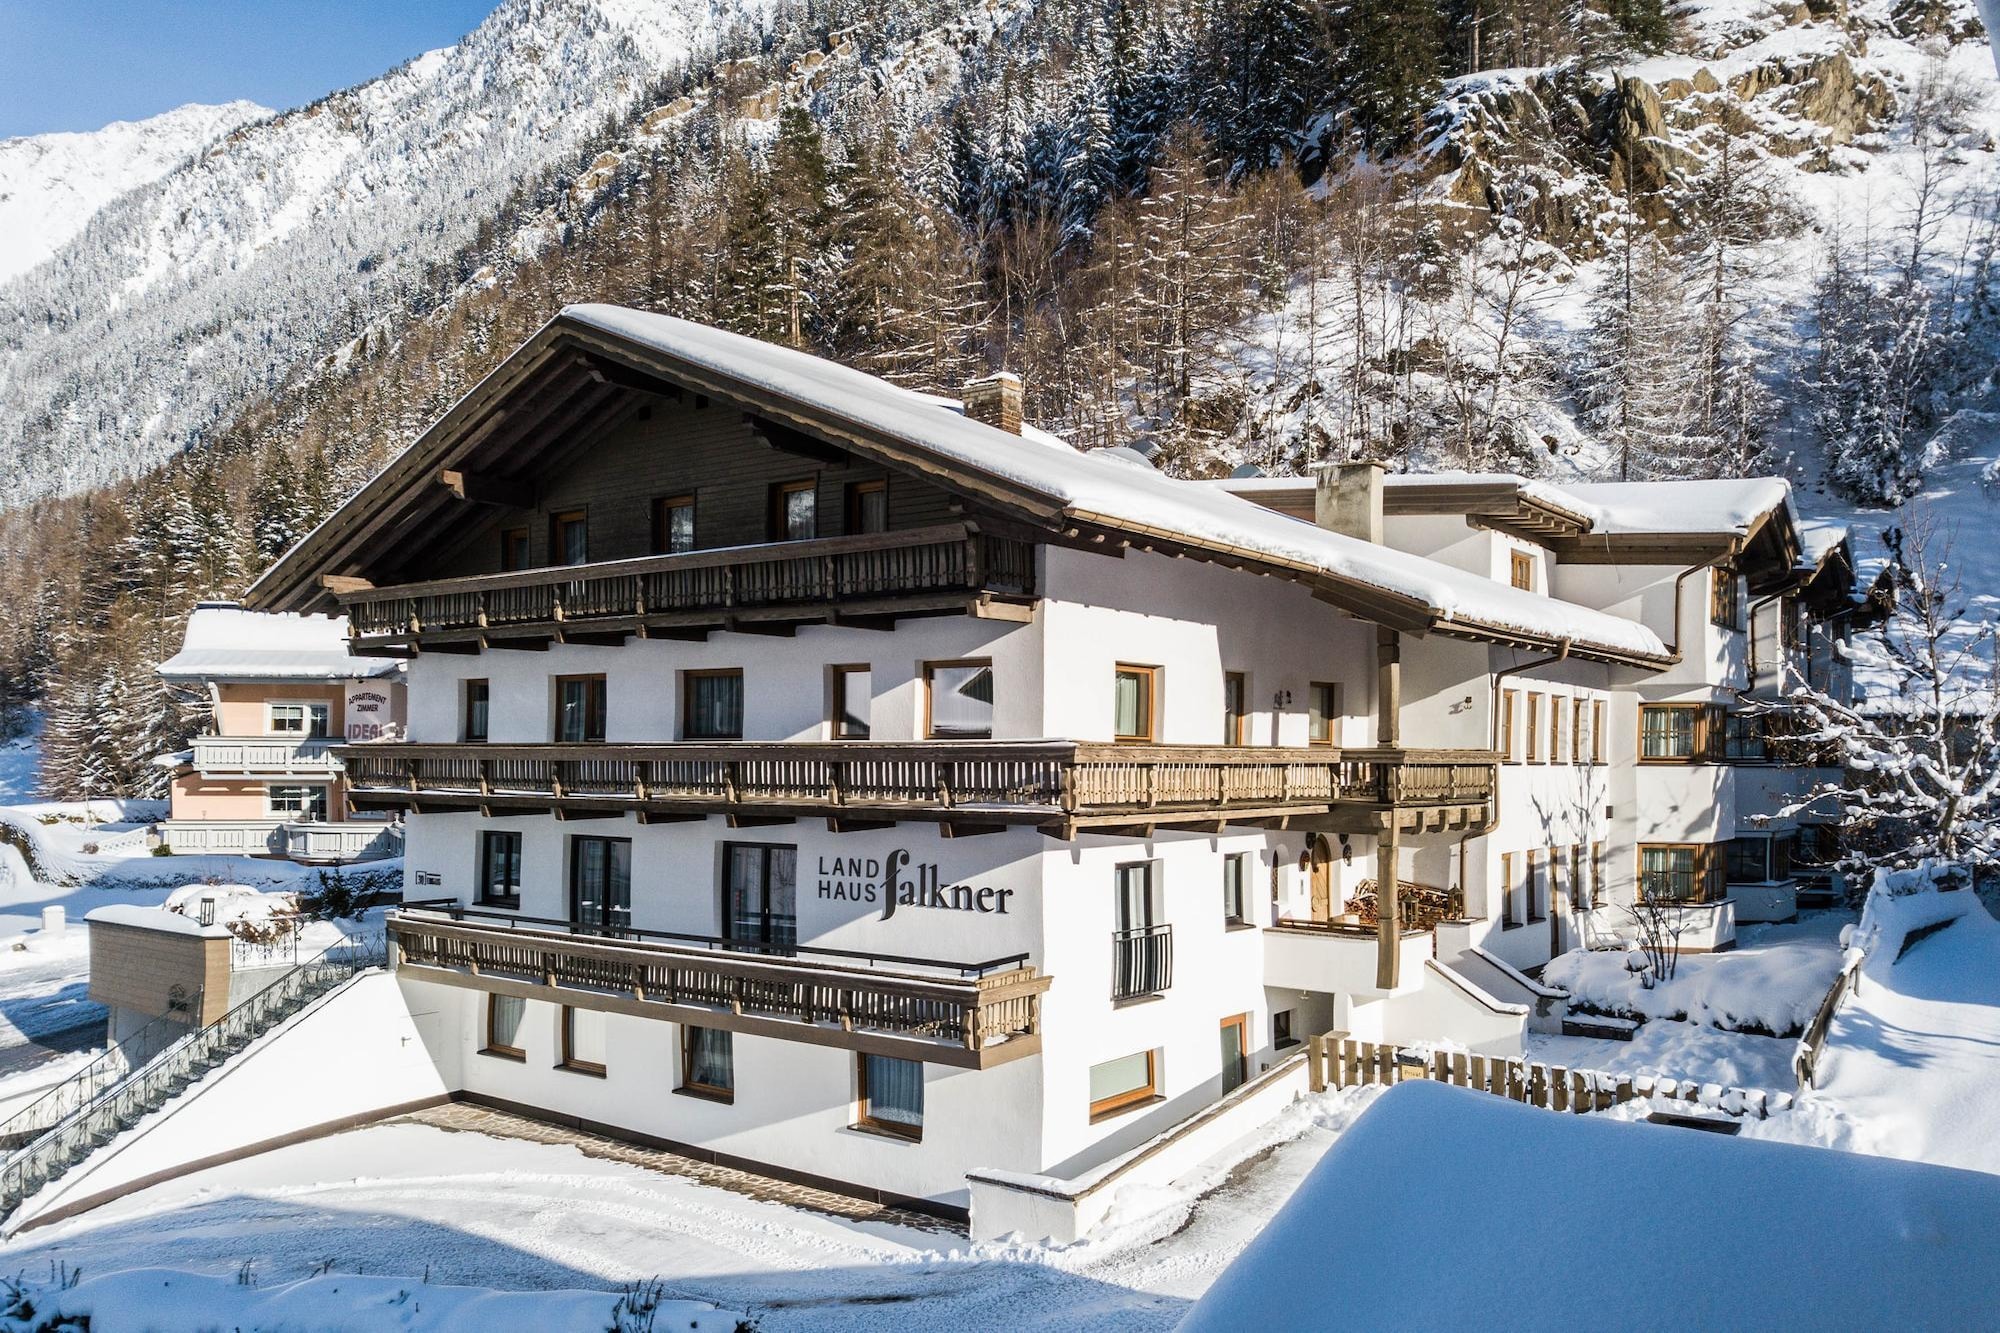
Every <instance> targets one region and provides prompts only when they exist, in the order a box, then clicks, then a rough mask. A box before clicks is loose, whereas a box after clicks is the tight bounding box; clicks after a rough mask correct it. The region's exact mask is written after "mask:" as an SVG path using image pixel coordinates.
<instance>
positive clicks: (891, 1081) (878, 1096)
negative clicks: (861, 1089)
mask: <svg viewBox="0 0 2000 1333" xmlns="http://www.w3.org/2000/svg"><path fill="white" fill-rule="evenodd" d="M861 1058H862V1059H864V1060H866V1061H867V1062H868V1118H869V1119H871V1120H880V1121H883V1122H885V1123H887V1124H891V1125H905V1126H908V1127H909V1128H911V1129H922V1128H923V1124H924V1067H923V1065H922V1064H921V1063H919V1062H918V1061H915V1060H898V1059H895V1058H894V1057H892V1056H887V1055H864V1056H862V1057H861Z"/></svg>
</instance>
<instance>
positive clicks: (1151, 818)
mask: <svg viewBox="0 0 2000 1333" xmlns="http://www.w3.org/2000/svg"><path fill="white" fill-rule="evenodd" d="M340 755H341V757H342V759H343V760H344V761H345V763H346V766H347V780H348V787H349V798H350V800H352V801H353V803H354V804H355V805H356V806H358V807H361V808H372V809H412V810H419V811H422V810H467V809H477V810H483V811H497V810H516V811H519V810H527V811H534V812H554V813H558V814H566V815H577V814H588V813H592V812H598V813H604V814H619V813H623V812H625V811H628V810H629V811H633V812H636V813H637V814H638V815H639V817H640V819H641V820H642V822H644V821H650V820H665V819H674V818H697V817H700V816H703V815H709V814H724V815H729V816H732V817H739V818H749V817H777V818H794V819H796V818H807V817H820V816H823V817H826V818H828V819H831V820H835V821H847V822H851V823H855V824H863V823H866V822H868V821H883V820H930V821H935V822H941V823H946V824H952V825H965V826H973V827H977V826H988V827H993V826H1001V825H1020V824H1028V825H1039V826H1042V827H1044V828H1046V829H1048V831H1050V832H1051V833H1059V834H1061V835H1062V836H1072V835H1073V834H1074V833H1076V832H1078V831H1087V830H1093V829H1094V830H1097V831H1100V832H1114V831H1117V832H1123V831H1126V830H1127V829H1131V828H1150V827H1153V826H1169V825H1209V826H1216V825H1221V824H1226V823H1268V822H1271V821H1293V820H1296V821H1299V822H1300V824H1301V826H1306V825H1308V824H1310V823H1312V821H1314V820H1315V819H1319V820H1322V821H1330V822H1338V821H1337V820H1336V819H1335V817H1336V816H1355V815H1359V816H1362V817H1364V818H1365V819H1375V818H1378V817H1379V816H1380V814H1381V813H1382V812H1390V811H1395V812H1401V813H1402V814H1403V815H1404V816H1405V817H1406V822H1409V823H1411V824H1412V826H1429V825H1431V824H1435V825H1436V826H1437V827H1439V828H1451V829H1454V830H1464V829H1468V828H1470V829H1474V830H1475V831H1476V830H1477V828H1479V827H1483V826H1484V824H1485V822H1486V821H1488V820H1490V818H1491V806H1492V799H1493V790H1494V781H1495V774H1496V771H1497V770H1496V767H1495V756H1494V755H1492V754H1490V753H1487V752H1485V751H1423V750H1371V751H1348V752H1345V753H1343V752H1341V751H1338V750H1334V749H1330V748H1327V747H1324V746H1317V747H1312V748H1306V749H1278V748H1263V747H1256V746H1243V747H1233V748H1225V747H1208V746H1174V745H1103V744H1086V743H1078V742H1070V741H999V742H988V741H900V742H874V741H852V742H845V743H840V742H797V741H780V742H763V741H739V742H733V743H728V744H696V743H674V744H656V745H620V744H591V745H478V744H441V745H440V744H414V743H407V742H381V743H370V744H363V745H349V746H344V747H342V748H341V750H340ZM1329 826H1330V823H1329ZM1357 826H1359V825H1357Z"/></svg>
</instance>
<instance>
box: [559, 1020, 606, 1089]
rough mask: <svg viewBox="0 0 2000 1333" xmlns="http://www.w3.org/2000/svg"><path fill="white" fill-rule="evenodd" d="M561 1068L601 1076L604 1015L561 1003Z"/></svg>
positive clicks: (602, 1071) (602, 1069) (602, 1075)
mask: <svg viewBox="0 0 2000 1333" xmlns="http://www.w3.org/2000/svg"><path fill="white" fill-rule="evenodd" d="M562 1067H563V1068H564V1069H572V1070H575V1071H576V1072H577V1073H579V1074H591V1075H594V1076H596V1077H598V1078H603V1077H604V1015H603V1014H602V1013H600V1012H599V1011H598V1010H595V1009H577V1008H574V1007H572V1006H570V1005H567V1004H566V1005H563V1006H562Z"/></svg>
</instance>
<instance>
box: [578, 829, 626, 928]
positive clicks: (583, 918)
mask: <svg viewBox="0 0 2000 1333" xmlns="http://www.w3.org/2000/svg"><path fill="white" fill-rule="evenodd" d="M569 913H570V920H572V921H574V922H575V923H576V925H577V928H578V929H580V930H584V931H588V932H590V933H592V934H596V935H616V934H618V933H620V932H622V931H626V930H630V929H631V927H632V840H631V839H630V838H571V839H570V840H569Z"/></svg>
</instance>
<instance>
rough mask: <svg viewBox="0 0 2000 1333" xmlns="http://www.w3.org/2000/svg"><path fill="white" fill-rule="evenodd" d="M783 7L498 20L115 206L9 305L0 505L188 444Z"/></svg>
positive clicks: (5, 305)
mask: <svg viewBox="0 0 2000 1333" xmlns="http://www.w3.org/2000/svg"><path fill="white" fill-rule="evenodd" d="M773 4H774V0H506V2H505V3H503V4H501V5H500V7H499V8H498V9H496V10H495V11H494V13H493V14H492V15H490V16H489V17H488V18H487V19H486V21H485V22H483V23H482V24H481V25H480V26H479V27H478V28H477V29H475V30H474V31H473V32H472V33H471V34H469V35H468V36H467V37H466V38H465V39H464V40H463V41H461V42H459V43H458V44H457V45H456V46H453V47H449V48H446V49H443V50H439V51H433V52H430V53H428V54H426V55H423V56H420V57H418V58H417V59H415V60H412V61H410V62H408V63H406V64H405V65H403V66H401V67H399V68H397V69H395V70H393V71H391V72H390V73H388V74H386V75H384V76H383V77H381V78H379V79H376V80H374V81H372V82H369V83H366V84H363V85H361V86H359V87H357V88H354V89H350V90H348V91H345V92H340V93H335V94H333V95H331V96H329V97H326V98H324V99H322V100H321V101H319V102H316V103H314V104H312V105H311V106H307V107H303V108H299V109H297V110H293V111H288V112H285V113H283V114H281V115H277V116H274V117H270V118H268V119H265V120H262V121H260V122H258V123H255V124H250V125H246V126H244V127H243V128H241V129H239V130H237V131H236V132H235V133H233V134H231V135H230V136H229V137H228V139H227V140H226V141H225V142H223V143H220V144H217V145H215V146H214V147H212V148H210V149H209V150H208V151H207V152H205V153H202V154H201V155H200V156H199V157H196V158H193V159H191V160H187V161H184V162H183V163H182V164H181V165H179V166H178V167H176V168H174V169H172V170H170V171H167V172H165V173H164V174H163V175H159V176H158V178H157V179H155V180H152V181H150V182H149V183H147V184H145V185H143V186H141V187H140V188H138V189H134V190H131V191H129V192H127V193H125V194H124V195H123V197H121V198H119V199H117V201H116V202H115V203H113V204H111V205H110V206H109V207H106V208H103V209H102V210H101V211H99V212H97V213H96V214H95V215H94V216H92V217H90V218H89V220H88V223H87V225H85V226H84V227H83V229H82V230H81V232H80V233H79V234H77V235H75V236H74V237H73V238H70V239H68V240H67V242H66V243H64V244H62V245H61V246H60V248H58V249H57V250H56V251H55V252H54V254H53V257H52V258H51V260H50V262H48V263H47V264H45V265H44V266H42V267H41V268H39V269H37V270H35V271H33V272H30V273H27V274H26V275H25V276H21V277H17V278H15V279H14V280H13V281H12V282H8V283H5V285H0V459H4V462H0V485H4V486H5V488H6V490H7V491H8V492H9V493H10V495H11V496H18V497H32V496H34V495H38V494H47V493H51V492H68V491H76V490H79V489H84V488H88V487H89V486H92V485H95V484H98V483H101V482H103V481H106V480H109V479H112V478H115V477H119V476H123V475H129V474H131V473H133V472H136V471H138V470H140V469H142V468H144V467H146V466H148V465H151V464H153V463H157V462H158V461H160V460H161V459H162V458H164V457H166V456H168V455H170V454H172V453H173V452H175V451H177V450H179V449H181V448H184V447H186V446H187V445H189V444H190V443H194V442H197V441H198V440H199V439H200V438H201V437H202V435H203V432H204V431H206V430H208V429H210V428H212V427H214V426H215V425H217V424H218V423H221V422H224V421H227V420H229V419H230V418H232V417H233V416H234V415H235V414H236V413H237V412H238V411H239V410H240V409H241V408H242V407H243V405H244V404H245V403H246V402H248V401H250V400H252V399H253V398H254V397H255V396H256V395H257V394H258V393H260V392H264V391H268V390H269V389H271V388H272V387H274V386H275V385H277V384H279V383H281V382H282V381H283V380H284V379H285V377H286V376H287V375H288V373H289V372H290V371H291V370H292V369H293V368H294V367H295V366H297V365H298V364H300V363H301V362H302V361H305V360H309V359H310V358H312V357H313V356H315V355H318V354H321V353H323V352H324V351H325V350H327V349H328V348H330V347H333V346H336V345H338V344H339V343H341V342H343V341H345V340H347V339H349V338H351V337H353V336H354V334H355V333H356V332H357V331H358V330H359V329H360V328H361V327H363V326H364V325H365V324H367V323H368V321H369V320H371V319H373V318H376V317H378V316H380V315H382V314H383V313H385V312H387V311H391V310H394V309H395V308H396V307H397V305H398V303H399V302H401V301H405V300H407V299H408V297H409V294H410V292H411V291H412V290H413V289H414V288H415V286H416V284H417V280H418V278H419V276H420V275H422V274H423V273H424V272H425V270H426V268H427V266H437V265H446V264H449V263H450V262H452V260H453V259H454V257H455V256H456V255H457V253H458V252H459V251H460V249H461V248H462V247H463V246H464V245H466V244H467V243H468V242H470V241H472V240H473V239H474V238H475V236H477V235H478V234H479V231H480V229H481V228H482V227H487V228H491V227H493V226H494V225H495V221H496V219H497V218H499V217H501V216H502V215H503V214H504V212H505V211H506V209H507V206H508V202H509V199H510V197H512V196H514V195H515V193H516V191H517V190H520V189H521V188H522V187H523V186H532V185H534V184H535V183H536V182H537V181H539V180H541V179H542V178H543V176H544V174H545V173H547V172H549V171H550V170H552V169H554V168H556V167H557V166H559V165H560V164H562V163H563V162H565V161H566V160H567V158H568V157H569V156H570V155H571V154H573V153H575V152H576V151H577V150H578V149H579V147H580V146H581V145H583V144H584V143H586V141H587V140H588V139H589V138H590V136H591V135H593V134H595V133H597V132H599V131H600V130H601V129H602V128H603V127H604V126H605V125H606V124H607V123H609V122H612V121H614V120H615V119H616V118H617V117H619V116H620V115H622V114H623V113H624V112H625V111H626V110H627V109H628V108H629V106H630V104H631V103H632V102H633V100H634V99H635V98H637V97H638V96H639V95H640V94H641V92H642V91H643V90H645V89H646V88H647V87H648V86H650V85H652V84H654V83H655V82H656V81H658V80H661V79H663V78H665V77H669V76H671V75H673V74H674V73H676V72H677V71H680V70H683V69H685V68H687V67H688V66H689V65H690V64H700V65H702V66H706V65H708V64H712V63H713V61H714V59H715V56H716V53H717V52H718V51H719V50H722V49H724V48H726V47H727V46H728V45H729V44H730V43H732V42H733V43H736V44H739V45H740V44H743V43H745V42H747V41H751V40H754V38H755V34H756V33H757V31H758V30H759V28H760V27H761V25H762V24H763V23H764V22H765V20H766V19H767V17H768V12H769V10H770V9H771V8H772V7H773ZM0 225H3V224H0ZM0 236H8V237H10V238H11V236H12V228H11V227H7V228H6V229H5V230H0ZM10 244H11V240H10Z"/></svg>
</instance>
